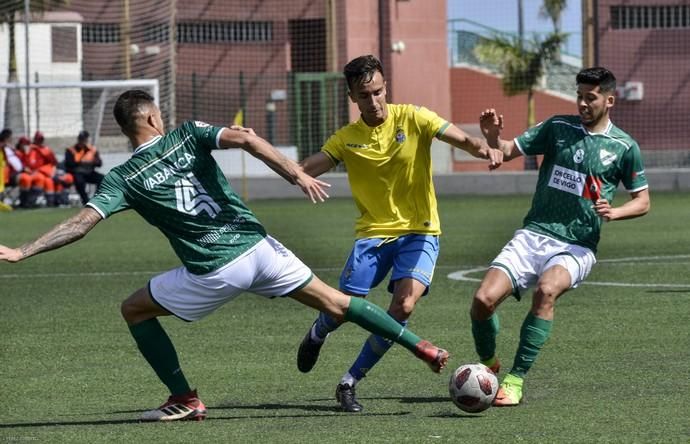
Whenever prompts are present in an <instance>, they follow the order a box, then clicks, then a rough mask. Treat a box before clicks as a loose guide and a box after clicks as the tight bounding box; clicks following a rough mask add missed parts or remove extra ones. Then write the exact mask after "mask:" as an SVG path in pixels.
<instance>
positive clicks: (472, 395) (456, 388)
mask: <svg viewBox="0 0 690 444" xmlns="http://www.w3.org/2000/svg"><path fill="white" fill-rule="evenodd" d="M448 391H449V392H450V399H452V400H453V404H455V405H456V406H458V408H459V409H460V410H462V411H464V412H468V413H479V412H482V411H484V410H486V409H488V408H489V407H491V403H492V402H493V400H494V398H495V397H496V393H497V392H498V379H496V375H494V373H493V372H492V371H491V370H489V368H488V367H487V366H485V365H482V364H465V365H461V366H460V367H458V368H457V370H455V372H453V374H452V375H451V377H450V382H449V384H448Z"/></svg>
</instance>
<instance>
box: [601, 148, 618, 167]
mask: <svg viewBox="0 0 690 444" xmlns="http://www.w3.org/2000/svg"><path fill="white" fill-rule="evenodd" d="M599 159H601V163H602V165H604V166H609V165H611V164H612V163H613V162H614V161H615V160H616V153H610V152H608V151H606V150H601V151H599Z"/></svg>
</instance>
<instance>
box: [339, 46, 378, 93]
mask: <svg viewBox="0 0 690 444" xmlns="http://www.w3.org/2000/svg"><path fill="white" fill-rule="evenodd" d="M376 71H378V72H380V73H381V75H382V76H383V67H382V66H381V62H380V61H379V59H377V58H376V57H374V56H373V55H371V54H369V55H364V56H359V57H357V58H356V59H352V60H350V62H348V64H347V65H345V68H343V74H345V80H346V81H347V87H348V88H349V89H350V91H352V88H353V87H354V86H355V84H360V85H361V84H362V83H369V82H371V79H372V78H373V77H374V74H375V73H376Z"/></svg>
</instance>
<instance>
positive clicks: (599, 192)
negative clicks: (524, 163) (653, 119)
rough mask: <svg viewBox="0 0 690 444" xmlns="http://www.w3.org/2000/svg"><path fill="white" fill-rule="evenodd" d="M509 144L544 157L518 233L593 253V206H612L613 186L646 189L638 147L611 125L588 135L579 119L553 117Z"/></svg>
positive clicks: (596, 229)
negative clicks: (523, 230) (600, 203)
mask: <svg viewBox="0 0 690 444" xmlns="http://www.w3.org/2000/svg"><path fill="white" fill-rule="evenodd" d="M515 143H516V144H517V146H518V148H519V149H520V151H522V153H523V154H525V155H535V154H543V155H544V159H543V162H542V164H541V166H540V168H539V178H538V181H537V188H536V191H535V193H534V197H533V199H532V207H531V209H530V211H529V213H527V216H526V217H525V220H524V228H526V229H529V230H532V231H535V232H537V233H541V234H544V235H547V236H550V237H553V238H555V239H558V240H561V241H564V242H568V243H571V244H575V245H582V246H584V247H587V248H590V249H591V250H592V251H594V252H596V248H597V244H598V243H599V237H600V232H601V222H602V221H601V218H600V217H599V216H598V215H597V214H596V212H595V211H594V209H593V208H592V206H593V202H594V201H596V200H597V199H598V198H600V197H601V198H604V199H606V200H608V201H609V202H612V201H613V198H614V195H615V193H616V189H617V188H618V184H619V183H623V186H624V187H625V189H626V190H628V191H629V192H635V191H640V190H644V189H645V188H647V187H648V184H647V178H646V177H645V174H644V167H643V165H642V155H641V153H640V147H639V146H638V145H637V142H635V141H634V140H633V139H632V138H631V137H630V136H629V135H628V134H626V133H625V132H623V131H622V130H621V129H620V128H618V127H616V126H615V125H613V124H612V123H611V122H609V124H608V126H607V127H606V130H605V131H604V132H602V133H590V132H589V131H587V129H586V128H585V127H584V126H582V123H581V120H580V117H579V116H554V117H552V118H550V119H548V120H546V121H544V122H542V123H540V124H538V125H537V126H535V127H533V128H530V129H529V130H527V131H525V132H524V133H523V134H522V135H520V136H518V137H517V138H516V139H515Z"/></svg>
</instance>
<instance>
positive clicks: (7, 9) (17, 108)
mask: <svg viewBox="0 0 690 444" xmlns="http://www.w3.org/2000/svg"><path fill="white" fill-rule="evenodd" d="M69 3H70V0H30V1H29V10H30V11H32V12H37V13H43V12H45V11H48V10H51V9H55V8H58V7H60V6H66V5H68V4H69ZM24 8H25V5H24V0H5V1H3V5H2V6H0V23H7V25H8V28H9V29H8V30H9V40H10V41H9V44H10V45H9V63H8V66H9V69H8V79H7V81H8V83H16V82H17V80H18V79H17V52H16V36H15V33H14V29H15V19H16V15H17V13H23V12H24ZM19 94H20V93H19V90H17V89H9V90H8V91H7V96H6V97H5V124H6V125H5V126H6V127H9V128H14V130H15V131H16V132H18V133H19V132H24V121H23V111H22V101H21V98H20V96H19Z"/></svg>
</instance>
